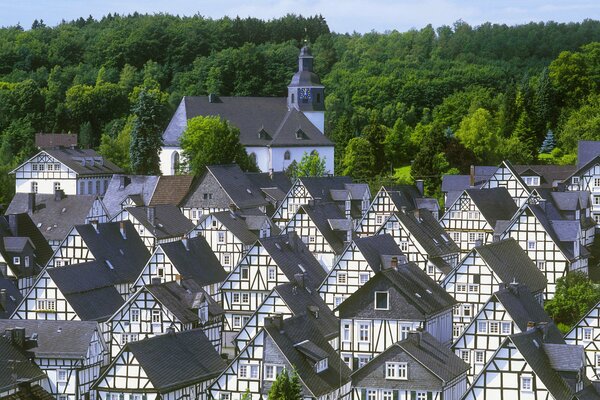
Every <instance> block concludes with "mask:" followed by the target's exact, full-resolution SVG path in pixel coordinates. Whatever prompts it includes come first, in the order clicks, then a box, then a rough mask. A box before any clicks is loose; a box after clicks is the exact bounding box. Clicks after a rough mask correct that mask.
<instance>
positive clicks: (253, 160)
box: [248, 153, 256, 164]
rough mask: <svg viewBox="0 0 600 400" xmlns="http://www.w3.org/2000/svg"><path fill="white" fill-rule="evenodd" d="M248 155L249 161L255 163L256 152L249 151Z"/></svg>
mask: <svg viewBox="0 0 600 400" xmlns="http://www.w3.org/2000/svg"><path fill="white" fill-rule="evenodd" d="M248 157H250V161H252V163H253V164H256V153H250V155H249V156H248Z"/></svg>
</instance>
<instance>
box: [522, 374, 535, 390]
mask: <svg viewBox="0 0 600 400" xmlns="http://www.w3.org/2000/svg"><path fill="white" fill-rule="evenodd" d="M532 389H533V378H532V377H531V375H522V376H521V391H522V392H531V391H532Z"/></svg>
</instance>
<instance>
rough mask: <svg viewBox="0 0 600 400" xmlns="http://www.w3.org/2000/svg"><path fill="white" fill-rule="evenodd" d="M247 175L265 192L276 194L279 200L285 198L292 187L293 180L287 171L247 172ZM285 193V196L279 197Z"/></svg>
mask: <svg viewBox="0 0 600 400" xmlns="http://www.w3.org/2000/svg"><path fill="white" fill-rule="evenodd" d="M246 176H247V177H248V179H250V180H251V181H252V182H254V184H255V185H256V186H258V187H259V188H260V189H261V190H262V191H263V192H265V193H268V194H269V195H270V194H273V195H275V193H277V194H278V195H277V196H276V197H277V198H274V199H275V200H277V201H281V200H283V199H284V198H285V195H286V194H287V192H288V191H289V190H290V189H291V188H292V181H291V180H290V178H289V177H288V176H287V175H286V174H285V172H282V171H279V172H272V173H270V172H246ZM281 193H283V197H278V196H280V194H281Z"/></svg>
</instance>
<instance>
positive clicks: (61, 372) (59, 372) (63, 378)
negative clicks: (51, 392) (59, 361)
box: [56, 369, 69, 382]
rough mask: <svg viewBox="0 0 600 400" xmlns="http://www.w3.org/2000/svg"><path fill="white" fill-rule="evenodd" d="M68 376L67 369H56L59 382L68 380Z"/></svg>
mask: <svg viewBox="0 0 600 400" xmlns="http://www.w3.org/2000/svg"><path fill="white" fill-rule="evenodd" d="M68 377H69V374H68V372H67V370H64V369H57V370H56V381H57V382H66V381H67V378H68Z"/></svg>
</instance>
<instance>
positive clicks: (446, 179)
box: [442, 165, 498, 193]
mask: <svg viewBox="0 0 600 400" xmlns="http://www.w3.org/2000/svg"><path fill="white" fill-rule="evenodd" d="M497 169H498V167H495V166H482V165H476V166H475V186H474V188H480V187H481V186H483V184H484V183H485V182H487V181H488V180H489V179H490V177H491V176H492V175H494V173H495V172H496V170H497ZM470 183H471V175H444V176H442V192H444V193H448V192H462V191H463V190H465V189H469V187H470Z"/></svg>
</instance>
